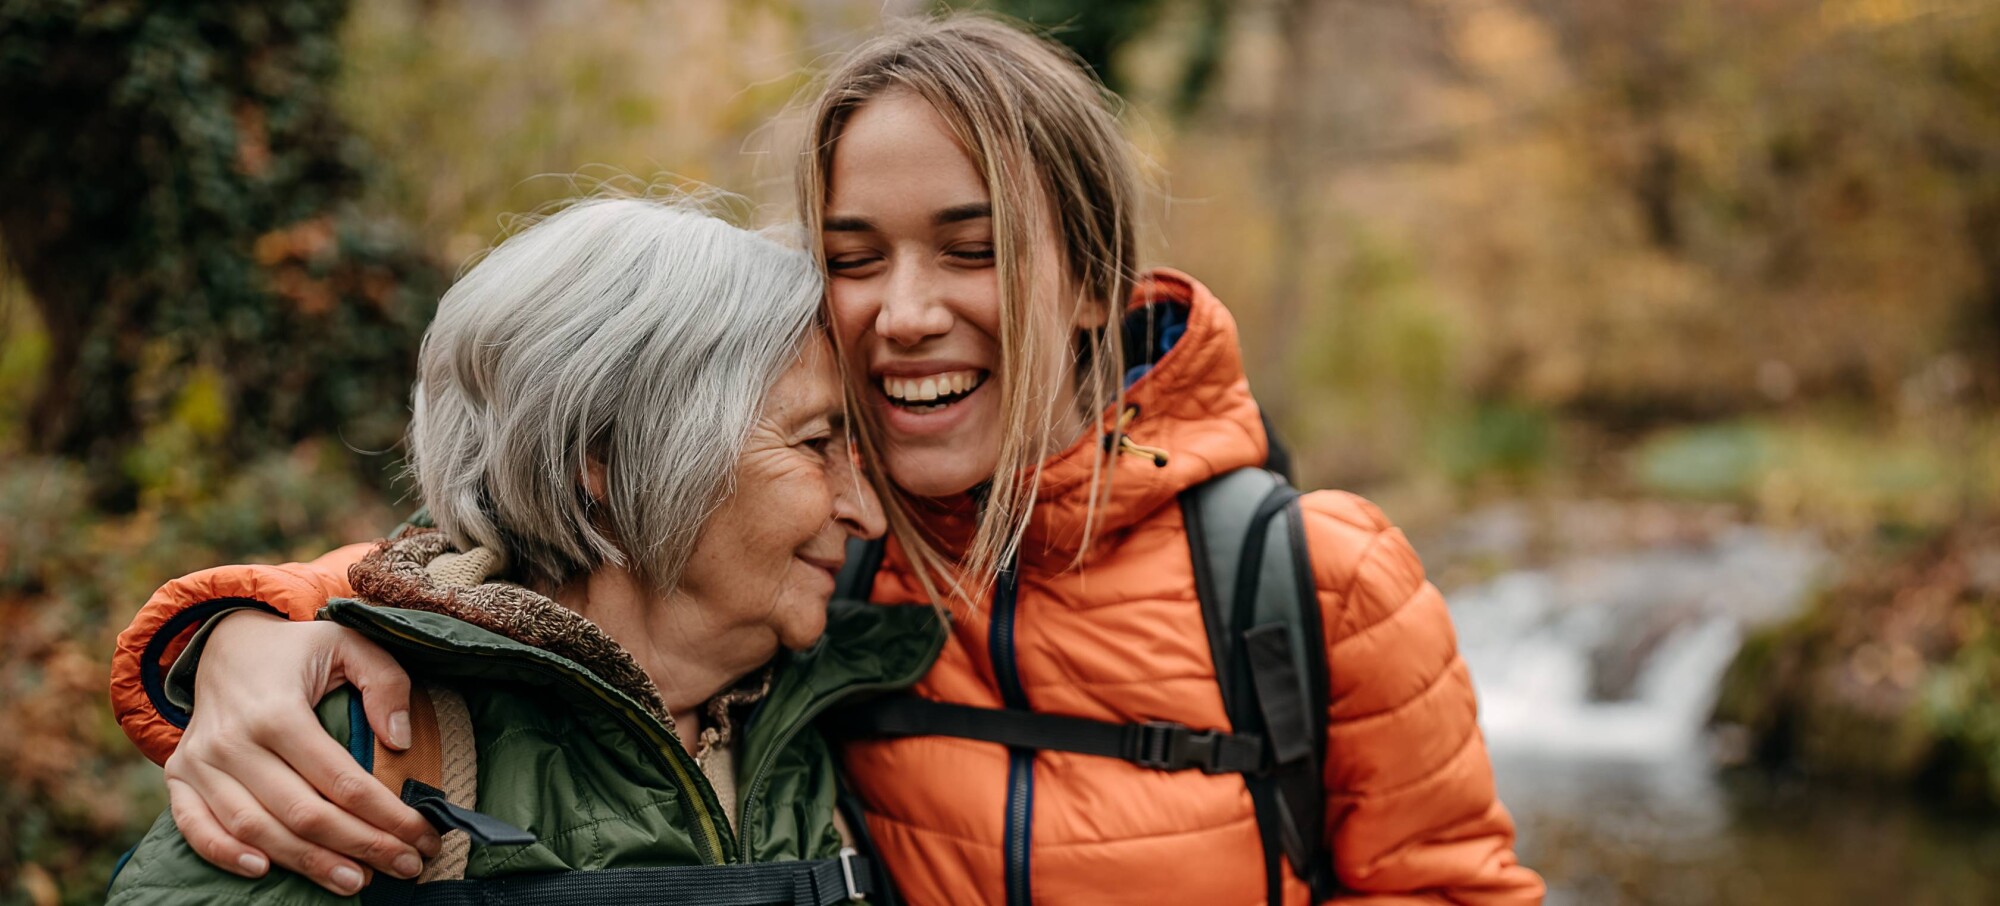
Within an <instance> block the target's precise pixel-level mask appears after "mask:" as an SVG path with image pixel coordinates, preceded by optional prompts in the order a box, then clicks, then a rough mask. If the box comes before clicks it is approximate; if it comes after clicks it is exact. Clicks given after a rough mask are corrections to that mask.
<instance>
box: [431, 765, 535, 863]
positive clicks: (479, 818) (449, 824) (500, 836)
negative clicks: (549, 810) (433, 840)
mask: <svg viewBox="0 0 2000 906" xmlns="http://www.w3.org/2000/svg"><path fill="white" fill-rule="evenodd" d="M403 802H404V803H405V804H407V805H409V806H410V807H411V808H414V809H416V810H417V813H418V814H420V815H423V816H424V818H426V819H428V820H429V821H430V823H431V826H432V827H434V828H437V832H438V833H440V834H442V833H445V832H446V831H454V830H462V831H465V833H466V836H469V837H471V838H472V840H473V842H475V843H478V844H480V845H482V846H526V845H528V844H530V843H533V842H535V839H536V838H535V835H534V834H532V833H529V832H527V831H524V830H522V829H520V828H518V827H515V826H514V825H511V824H508V823H507V822H505V821H502V820H500V819H498V818H495V817H493V816H492V815H488V814H485V813H482V812H475V811H473V810H471V809H469V808H462V807H459V806H456V805H453V804H451V800H449V799H446V798H445V797H444V791H443V790H440V789H438V788H437V787H434V786H431V785H430V784H428V783H424V782H423V781H421V780H414V779H412V780H405V781H403Z"/></svg>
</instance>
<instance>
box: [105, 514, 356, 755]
mask: <svg viewBox="0 0 2000 906" xmlns="http://www.w3.org/2000/svg"><path fill="white" fill-rule="evenodd" d="M374 547H375V545H373V544H350V545H348V546H346V547H343V548H339V549H337V550H335V551H333V552H331V553H328V554H326V555H325V556H322V557H320V558H319V559H317V560H312V561H309V562H305V563H286V564H282V565H277V566H219V567H216V568H214V569H205V570H202V571H201V572H198V573H192V574H189V575H186V576H182V577H180V578H178V579H175V580H173V581H172V582H168V583H167V584H166V585H163V586H161V587H160V590H159V591H156V592H154V593H153V596H152V598H150V599H148V600H147V601H146V606H144V607H141V608H139V613H138V615H137V616H134V617H133V618H132V625H130V626H127V627H126V628H125V631H124V632H121V633H119V634H118V648H117V650H116V651H115V652H113V654H112V656H111V710H112V711H113V712H114V713H115V714H117V716H118V724H119V726H121V727H123V728H124V730H125V735H126V736H127V737H128V738H130V739H131V740H132V742H133V744H134V745H137V746H138V747H139V751H141V752H144V753H146V757H147V758H151V759H152V760H153V761H155V762H157V763H159V764H165V763H166V761H167V756H169V755H172V754H173V753H174V747H175V746H176V745H179V744H180V741H181V728H182V727H184V726H186V725H187V715H186V714H185V713H183V712H182V711H181V710H180V709H179V708H177V707H174V706H173V705H172V704H171V703H169V702H168V701H167V700H166V697H165V694H164V692H163V691H162V685H161V684H162V681H163V679H162V678H163V676H164V674H165V672H166V668H167V667H168V666H169V665H171V664H172V663H173V660H174V658H175V657H176V656H178V655H179V654H180V652H181V649H182V648H185V647H186V646H187V642H188V637H189V636H191V635H192V634H193V633H194V631H195V630H196V629H199V628H200V627H201V625H202V623H203V622H205V621H207V619H208V618H209V617H210V616H213V615H215V614H217V613H221V612H223V611H226V610H230V609H233V608H238V607H257V608H260V609H263V610H266V611H269V612H271V613H276V614H283V615H285V616H287V617H289V618H290V619H293V620H300V621H305V620H311V619H313V615H314V614H316V613H317V612H318V611H319V609H320V607H322V606H324V605H325V604H326V601H327V599H328V598H341V597H348V596H351V595H353V594H354V589H353V588H352V587H351V586H349V585H348V584H347V568H348V567H349V566H352V565H354V563H355V561H357V560H360V559H361V558H362V556H363V555H365V554H367V553H368V552H369V551H370V550H372V549H373V548H374Z"/></svg>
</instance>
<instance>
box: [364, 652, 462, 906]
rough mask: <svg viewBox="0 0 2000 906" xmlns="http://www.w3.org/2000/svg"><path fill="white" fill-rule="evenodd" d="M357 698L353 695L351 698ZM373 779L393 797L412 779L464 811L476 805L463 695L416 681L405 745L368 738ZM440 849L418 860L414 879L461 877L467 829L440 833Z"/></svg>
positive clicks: (423, 880)
mask: <svg viewBox="0 0 2000 906" xmlns="http://www.w3.org/2000/svg"><path fill="white" fill-rule="evenodd" d="M356 699H357V700H359V696H357V697H356ZM373 748H374V757H373V759H372V763H371V764H370V769H371V772H372V773H373V774H374V775H375V779H376V780H379V781H381V782H382V785H383V786H386V787H388V788H389V790H390V792H393V793H395V794H396V795H398V796H402V795H404V794H405V791H406V789H407V784H408V783H409V782H410V781H416V782H417V783H420V784H423V785H424V786H427V787H429V788H431V789H434V790H436V791H438V792H440V793H442V794H443V795H444V798H445V799H446V801H448V802H450V803H452V804H453V805H456V806H459V807H461V808H463V809H465V810H467V811H472V810H476V809H478V808H479V750H478V745H477V740H476V739H475V738H474V736H473V732H472V713H471V711H469V710H468V709H467V708H466V706H465V698H464V697H463V696H461V695H459V694H458V693H457V692H456V691H454V690H452V689H450V688H447V687H445V686H439V685H434V684H430V683H418V684H415V685H413V686H412V687H411V689H410V747H409V748H407V749H404V750H402V751H400V752H398V751H396V750H395V749H391V748H389V747H388V746H387V745H384V744H383V742H382V739H381V738H380V737H375V738H374V742H373ZM440 839H441V840H442V842H443V849H442V851H440V852H439V853H438V855H437V857H436V858H434V859H430V860H427V861H426V862H425V863H424V871H423V874H421V875H419V876H418V877H417V881H418V882H419V883H425V882H430V881H435V880H447V879H453V878H463V877H465V866H466V860H467V859H469V858H470V857H471V854H472V838H471V837H470V836H469V835H467V834H444V835H442V836H441V837H440Z"/></svg>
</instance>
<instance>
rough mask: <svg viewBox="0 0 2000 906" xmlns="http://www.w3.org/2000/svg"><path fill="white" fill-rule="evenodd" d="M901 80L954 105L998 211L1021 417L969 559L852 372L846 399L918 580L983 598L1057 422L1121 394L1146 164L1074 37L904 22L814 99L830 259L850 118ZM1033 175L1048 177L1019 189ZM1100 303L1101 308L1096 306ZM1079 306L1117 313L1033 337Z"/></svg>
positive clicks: (1066, 322)
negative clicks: (1067, 41)
mask: <svg viewBox="0 0 2000 906" xmlns="http://www.w3.org/2000/svg"><path fill="white" fill-rule="evenodd" d="M899 91H907V92H910V93H912V94H914V95H916V96H917V97H920V98H922V99H923V100H925V101H926V102H928V103H929V104H930V105H931V107H932V108H934V109H935V110H936V111H937V113H938V115H939V116H940V117H942V118H943V120H944V122H945V123H946V124H947V126H948V127H949V128H950V129H951V131H952V133H953V136H954V137H955V138H957V139H958V141H959V143H960V144H962V145H963V146H964V147H965V148H966V150H967V152H968V153H969V154H970V155H971V157H972V161H973V165H974V166H975V167H976V168H977V169H978V170H979V172H980V175H981V177H982V178H983V179H984V180H985V183H986V192H987V195H988V197H989V199H990V203H991V205H992V211H993V232H994V260H995V264H996V271H997V274H996V276H997V279H998V281H999V290H1000V292H999V295H1000V374H1001V380H1000V381H999V385H1000V386H999V390H1000V417H1001V418H1003V419H1005V420H1006V422H1005V423H1006V424H1007V425H1009V426H1011V429H1010V430H1008V431H1006V432H1003V434H1002V437H1003V440H1002V441H1001V446H1000V458H999V463H998V466H997V468H995V470H994V478H993V481H992V483H991V485H990V486H989V487H988V489H987V490H986V493H985V498H984V500H983V502H982V506H981V508H980V513H979V517H978V524H977V528H976V529H975V530H974V533H973V536H972V539H971V541H970V543H969V544H968V545H967V546H966V549H965V550H964V551H963V552H962V553H961V554H960V556H959V557H958V560H957V563H956V564H954V563H952V562H951V560H950V558H948V557H947V556H946V555H945V554H944V553H943V551H942V550H941V548H940V545H939V542H938V539H936V538H934V537H931V536H930V535H928V534H927V533H926V532H924V531H923V530H922V523H921V522H920V521H919V519H918V518H917V512H916V507H917V506H919V500H918V498H916V497H915V496H914V495H911V494H909V493H908V492H906V491H903V490H902V489H900V488H898V487H896V486H895V484H894V483H893V482H891V481H890V480H889V478H888V476H887V475H886V474H885V470H884V469H883V468H882V466H881V463H882V462H883V461H884V460H883V457H882V455H881V453H882V451H881V439H880V438H881V431H880V428H879V426H878V425H876V424H875V423H874V420H873V417H872V416H870V415H867V414H866V413H869V412H871V411H872V407H869V406H864V405H860V404H859V401H858V399H856V398H855V397H854V388H853V387H852V386H851V383H852V382H848V383H849V385H850V386H849V387H848V393H849V400H848V403H849V408H850V409H851V410H853V411H854V412H856V413H863V417H861V418H859V419H856V420H855V421H856V422H857V423H858V424H857V427H858V431H857V433H858V441H859V444H860V447H861V450H862V452H863V454H864V455H865V456H866V457H867V462H868V463H869V470H868V471H869V477H870V480H871V481H872V482H873V483H874V484H875V487H876V490H877V492H878V493H879V494H880V495H881V497H882V500H883V501H884V503H885V507H884V509H885V510H886V511H887V515H888V519H889V525H890V528H891V529H892V530H893V531H894V532H895V533H896V537H897V539H898V540H899V541H900V542H901V543H902V546H903V549H904V551H905V552H906V553H907V554H908V555H909V558H910V561H911V563H912V565H913V566H914V567H915V569H916V573H917V578H918V580H919V582H921V583H922V585H923V587H924V590H925V591H926V592H927V593H929V594H930V596H931V598H932V600H933V601H937V602H939V603H942V596H941V595H940V594H939V584H940V582H939V580H943V581H942V584H944V585H947V586H949V587H950V590H951V591H952V593H953V594H954V595H956V596H958V597H960V598H962V599H964V600H966V601H968V602H970V601H972V600H974V599H975V597H976V595H977V594H978V593H979V591H980V590H981V589H983V588H984V587H986V586H988V585H990V584H991V583H992V581H993V579H994V578H995V577H996V576H997V575H998V574H999V572H1000V570H1001V569H1003V568H1005V567H1006V566H1007V564H1009V563H1011V562H1012V561H1013V558H1014V556H1015V554H1016V552H1017V551H1018V549H1019V547H1020V544H1021V539H1022V537H1023V536H1024V535H1025V533H1026V531H1027V527H1028V521H1029V518H1030V517H1031V516H1032V515H1033V512H1034V505H1035V495H1036V488H1037V486H1038V485H1039V483H1040V478H1041V470H1042V464H1043V462H1044V461H1046V460H1047V459H1048V458H1049V457H1050V456H1051V455H1053V454H1054V453H1055V452H1058V451H1056V450H1052V449H1050V447H1051V441H1050V436H1051V434H1052V433H1053V432H1054V429H1055V428H1056V427H1057V426H1058V425H1060V424H1064V423H1067V422H1069V421H1071V420H1074V419H1076V418H1079V417H1080V418H1082V419H1083V421H1084V423H1085V424H1087V425H1090V426H1093V427H1095V426H1096V425H1097V423H1098V419H1099V418H1100V416H1101V414H1102V413H1103V412H1105V411H1106V410H1107V408H1110V407H1114V406H1119V405H1122V404H1123V402H1124V385H1123V381H1122V380H1121V378H1122V376H1123V373H1124V360H1125V356H1124V349H1123V344H1122V343H1120V342H1119V335H1120V331H1119V322H1120V320H1121V319H1120V315H1121V313H1122V311H1123V309H1124V306H1125V302H1126V299H1127V297H1128V296H1130V294H1131V291H1132V285H1133V281H1134V276H1135V273H1136V267H1135V258H1136V254H1137V252H1136V249H1137V246H1138V243H1137V239H1136V237H1135V235H1134V229H1133V219H1134V218H1133V212H1134V210H1135V208H1136V207H1137V198H1138V193H1139V178H1138V170H1137V166H1136V164H1135V161H1134V157H1135V155H1134V152H1133V149H1132V146H1131V144H1130V143H1129V142H1128V141H1127V140H1126V138H1125V136H1124V134H1123V133H1122V132H1121V131H1120V130H1119V126H1118V118H1117V115H1116V113H1115V112H1114V109H1115V106H1116V103H1117V101H1116V98H1115V96H1113V95H1112V94H1111V93H1110V92H1109V91H1107V90H1106V89H1105V88H1104V86H1103V84H1102V83H1100V82H1098V81H1097V80H1096V79H1095V78H1093V77H1092V76H1091V75H1090V73H1089V70H1088V68H1087V67H1086V66H1085V65H1084V63H1083V61H1082V60H1081V59H1079V58H1077V57H1076V56H1075V55H1074V54H1072V53H1070V52H1069V51H1068V50H1067V49H1065V48H1063V47H1062V46H1061V45H1059V44H1056V43H1054V42H1052V41H1049V40H1047V39H1045V38H1043V37H1040V36H1038V35H1035V34H1032V33H1030V32H1028V31H1027V30H1026V29H1025V26H1018V25H1015V24H1012V23H1009V22H1006V21H1003V20H1000V19H998V18H995V17H991V16H985V15H974V14H956V15H948V16H944V17H941V18H934V19H927V20H918V21H915V22H909V23H904V24H902V25H899V26H896V27H894V28H892V30H891V31H889V32H888V33H887V34H884V35H882V36H879V37H877V38H875V39H873V40H871V41H869V42H867V43H865V44H863V45H862V46H860V47H858V48H856V49H855V50H854V51H853V52H852V53H850V54H849V55H848V56H847V58H846V59H845V60H844V61H843V62H842V63H841V64H840V65H839V66H837V67H835V68H834V69H833V71H832V73H831V74H830V75H829V76H828V77H827V78H826V81H825V83H824V85H823V86H822V87H821V89H820V93H819V95H818V97H817V99H816V100H815V101H814V102H813V103H812V104H811V106H810V109H809V111H808V114H807V118H806V141H807V144H806V153H805V160H804V161H803V162H802V166H801V167H800V168H799V180H798V191H799V209H800V214H801V216H802V218H803V219H804V221H805V225H806V228H807V235H808V236H809V237H810V241H812V242H813V243H814V247H815V250H816V251H819V252H821V254H819V255H818V258H819V260H820V263H821V267H822V268H824V267H825V255H824V254H823V252H824V250H823V249H822V248H821V247H820V242H821V239H822V233H821V228H822V225H823V216H824V209H825V205H826V202H827V199H828V194H827V193H828V191H829V189H830V186H829V174H830V172H831V168H832V163H833V152H834V146H835V144H836V143H837V142H838V141H839V140H840V132H841V129H842V128H843V127H844V126H845V124H846V122H847V120H848V118H849V117H850V116H851V115H852V114H853V113H854V111H856V110H858V109H860V108H861V107H862V106H863V105H865V104H867V103H868V102H869V101H870V100H873V99H875V98H879V97H881V96H883V95H885V94H889V93H893V92H899ZM1021 186H1036V187H1039V188H1040V189H1041V191H1039V192H1022V191H1020V190H1019V187H1021ZM1010 190H1011V191H1010ZM1048 224H1053V225H1054V226H1055V229H1056V232H1057V237H1058V240H1059V242H1060V246H1061V248H1062V250H1063V254H1062V256H1061V260H1060V261H1056V262H1048V261H1041V260H1038V258H1039V257H1040V256H1039V255H1037V253H1036V248H1037V246H1036V243H1035V236H1036V232H1037V231H1038V230H1042V229H1046V228H1047V227H1046V226H1045V225H1048ZM1052 266H1053V267H1058V268H1061V276H1062V277H1063V280H1062V285H1063V286H1064V287H1066V288H1069V289H1073V290H1074V291H1075V292H1076V294H1077V295H1076V296H1075V297H1074V298H1072V299H1071V300H1069V301H1070V305H1068V306H1063V305H1059V304H1057V303H1058V301H1060V300H1036V299H1033V298H1032V288H1033V287H1034V286H1036V285H1037V284H1036V275H1037V274H1038V273H1039V272H1041V270H1042V269H1043V268H1047V267H1052ZM1092 306H1095V307H1098V308H1099V309H1101V310H1100V311H1091V310H1090V309H1091V307H1092ZM1100 314H1101V315H1102V317H1101V318H1099V317H1096V315H1100ZM1052 320H1053V321H1054V322H1056V323H1054V324H1052V323H1051V321H1052ZM1079 321H1081V322H1084V323H1101V324H1103V325H1105V326H1104V327H1103V328H1102V329H1092V330H1088V331H1084V332H1083V333H1082V334H1081V335H1080V338H1079V344H1078V345H1074V346H1072V345H1071V344H1062V346H1061V347H1060V348H1051V347H1053V346H1055V344H1049V343H1041V342H1036V341H1034V340H1033V339H1032V338H1034V337H1038V336H1043V335H1046V334H1047V333H1049V332H1050V331H1051V329H1059V330H1061V331H1062V332H1064V333H1067V332H1068V330H1069V327H1070V325H1072V324H1074V323H1078V322H1079ZM842 353H843V355H845V354H846V351H845V350H842ZM1066 371H1067V372H1069V374H1074V376H1075V380H1076V382H1077V403H1078V406H1079V408H1080V409H1081V410H1082V411H1080V412H1073V413H1072V412H1063V411H1060V410H1061V403H1060V402H1059V398H1060V396H1061V394H1060V392H1059V391H1060V388H1061V386H1062V382H1063V381H1065V380H1067V379H1068V377H1069V374H1065V372H1066ZM1104 462H1105V460H1104V459H1103V458H1101V457H1100V458H1098V459H1096V460H1094V463H1095V465H1094V466H1093V470H1092V479H1091V489H1092V494H1091V498H1090V499H1091V506H1090V507H1089V509H1088V515H1087V516H1086V517H1085V530H1084V543H1085V549H1087V546H1088V543H1089V539H1090V536H1091V534H1092V530H1093V528H1094V522H1095V518H1096V513H1097V505H1096V504H1097V502H1098V501H1099V500H1101V499H1102V496H1101V495H1102V493H1103V492H1105V491H1106V490H1108V481H1109V471H1108V470H1107V469H1105V467H1104ZM1081 558H1082V552H1081V551H1080V552H1079V554H1078V559H1079V561H1080V560H1081Z"/></svg>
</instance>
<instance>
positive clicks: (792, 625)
mask: <svg viewBox="0 0 2000 906" xmlns="http://www.w3.org/2000/svg"><path fill="white" fill-rule="evenodd" d="M826 604H827V602H826V601H825V600H820V601H817V602H814V603H813V604H812V606H810V607H803V608H798V610H799V611H801V612H800V613H799V615H798V617H796V618H795V619H792V620H790V621H788V622H787V623H786V624H785V625H783V626H779V627H778V644H780V645H783V646H785V648H786V649H787V650H790V651H804V650H806V649H807V648H811V647H812V646H813V643H815V642H818V641H819V637H820V636H822V635H825V634H826Z"/></svg>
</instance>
